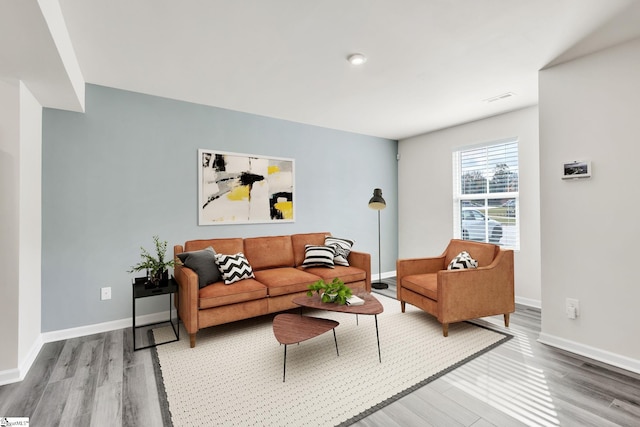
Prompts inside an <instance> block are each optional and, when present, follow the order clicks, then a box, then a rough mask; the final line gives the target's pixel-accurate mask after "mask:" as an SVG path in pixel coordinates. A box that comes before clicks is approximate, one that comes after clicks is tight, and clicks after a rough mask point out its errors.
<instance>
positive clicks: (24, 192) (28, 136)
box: [18, 83, 42, 365]
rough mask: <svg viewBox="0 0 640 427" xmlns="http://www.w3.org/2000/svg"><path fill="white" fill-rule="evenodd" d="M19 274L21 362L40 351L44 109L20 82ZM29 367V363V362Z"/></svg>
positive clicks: (19, 347) (33, 356)
mask: <svg viewBox="0 0 640 427" xmlns="http://www.w3.org/2000/svg"><path fill="white" fill-rule="evenodd" d="M19 175H20V190H19V191H20V205H19V206H20V213H19V215H20V228H19V229H20V248H19V252H18V264H19V266H18V271H19V275H20V278H19V279H20V282H19V283H20V285H19V286H20V296H19V310H20V311H19V324H20V332H19V336H18V340H19V343H18V344H19V345H18V360H19V362H20V363H21V364H22V363H25V361H27V360H28V359H34V358H35V356H37V351H38V350H39V345H38V344H39V338H40V326H41V317H42V316H41V292H40V282H41V274H42V268H41V265H42V262H41V260H42V257H41V253H42V107H41V106H40V104H39V103H38V101H36V99H35V98H34V96H33V95H32V93H31V92H30V91H29V90H28V89H27V88H26V87H25V86H24V84H22V83H20V172H19ZM26 363H27V364H29V365H30V363H29V362H26Z"/></svg>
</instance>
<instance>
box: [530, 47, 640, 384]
mask: <svg viewBox="0 0 640 427" xmlns="http://www.w3.org/2000/svg"><path fill="white" fill-rule="evenodd" d="M539 87H540V174H541V179H540V183H541V195H542V196H541V210H542V215H541V231H542V281H543V284H544V286H543V290H542V310H543V311H542V313H543V316H542V334H541V341H542V342H546V343H549V344H553V345H555V346H558V347H562V348H565V349H568V350H570V351H573V352H576V353H580V354H584V355H587V356H590V357H592V358H596V359H600V360H604V361H606V362H609V363H612V364H614V365H618V366H622V367H626V368H628V369H631V370H634V371H636V372H640V321H639V320H638V302H639V301H640V279H639V278H638V272H637V267H636V262H637V261H636V259H635V258H636V256H637V253H638V247H639V241H640V221H636V220H635V216H634V214H635V213H636V212H638V211H639V208H640V200H639V198H638V191H637V182H638V171H639V169H640V168H639V166H638V159H639V158H640V39H636V40H634V41H631V42H628V43H625V44H622V45H618V46H615V47H613V48H609V49H606V50H604V51H601V52H599V53H595V54H592V55H589V56H586V57H583V58H580V59H577V60H574V61H572V62H568V63H566V64H562V65H558V66H555V67H552V68H550V69H547V70H543V71H541V72H540V86H539ZM583 159H588V160H591V162H592V170H593V176H592V177H591V178H589V179H583V180H569V181H567V180H561V179H560V171H561V165H562V163H563V162H566V161H572V160H583ZM566 298H577V299H578V300H579V302H580V315H579V317H578V318H577V319H576V320H570V319H568V318H567V316H566V315H565V299H566Z"/></svg>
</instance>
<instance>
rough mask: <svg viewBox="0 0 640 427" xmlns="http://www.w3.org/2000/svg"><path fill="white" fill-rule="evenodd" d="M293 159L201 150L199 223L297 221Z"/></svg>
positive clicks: (199, 153) (199, 166) (199, 155)
mask: <svg viewBox="0 0 640 427" xmlns="http://www.w3.org/2000/svg"><path fill="white" fill-rule="evenodd" d="M294 182H295V181H294V161H293V159H286V158H278V157H264V156H256V155H251V154H238V153H228V152H223V151H211V150H205V149H200V150H198V224H199V225H217V224H243V223H244V224H250V223H280V222H293V221H294V212H295V210H294V198H293V195H294V191H293V190H294Z"/></svg>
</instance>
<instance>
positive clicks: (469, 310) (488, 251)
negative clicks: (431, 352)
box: [396, 239, 515, 337]
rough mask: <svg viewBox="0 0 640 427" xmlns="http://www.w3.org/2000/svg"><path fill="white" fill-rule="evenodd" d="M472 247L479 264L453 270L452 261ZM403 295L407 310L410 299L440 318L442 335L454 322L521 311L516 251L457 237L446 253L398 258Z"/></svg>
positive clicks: (399, 293)
mask: <svg viewBox="0 0 640 427" xmlns="http://www.w3.org/2000/svg"><path fill="white" fill-rule="evenodd" d="M462 251H467V252H468V253H469V254H470V255H471V257H472V258H473V259H475V260H476V261H478V268H471V269H464V270H447V266H448V265H449V263H450V262H451V260H452V259H453V258H454V257H456V256H457V255H458V254H459V253H461V252H462ZM396 274H397V298H398V300H399V301H400V304H401V307H402V312H403V313H404V311H405V304H406V303H409V304H412V305H414V306H416V307H419V308H421V309H422V310H424V311H426V312H427V313H430V314H432V315H433V316H435V317H436V318H437V319H438V321H439V322H440V323H442V334H443V335H444V336H445V337H446V336H448V334H449V324H450V323H454V322H460V321H463V320H469V319H476V318H479V317H485V316H494V315H497V314H503V315H504V324H505V326H509V314H510V313H513V312H514V311H515V295H514V279H513V276H514V274H513V251H512V250H504V249H501V248H500V246H497V245H492V244H489V243H479V242H471V241H468V240H457V239H453V240H451V242H450V243H449V245H448V246H447V248H446V250H445V251H444V252H443V253H442V255H440V256H438V257H433V258H413V259H399V260H398V261H397V262H396Z"/></svg>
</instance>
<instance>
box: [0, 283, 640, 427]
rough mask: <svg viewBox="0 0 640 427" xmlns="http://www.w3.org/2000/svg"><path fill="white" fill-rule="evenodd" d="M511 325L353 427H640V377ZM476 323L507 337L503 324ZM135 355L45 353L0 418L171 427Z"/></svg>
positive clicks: (70, 343)
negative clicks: (481, 350) (480, 350)
mask: <svg viewBox="0 0 640 427" xmlns="http://www.w3.org/2000/svg"><path fill="white" fill-rule="evenodd" d="M388 282H389V283H391V284H392V285H393V284H394V281H393V280H392V279H391V280H388ZM382 292H384V291H382ZM387 293H388V294H392V295H395V291H394V289H393V287H392V288H391V289H390V290H389V291H387ZM511 319H512V320H511V327H510V328H509V329H508V331H509V332H510V333H511V334H513V335H514V338H513V339H511V340H510V341H508V342H507V343H505V344H502V345H501V346H499V347H497V348H496V349H494V350H491V351H490V352H488V353H486V354H484V355H482V356H480V357H478V358H476V359H474V360H473V361H471V362H469V363H467V364H465V365H464V366H462V367H460V368H458V369H456V370H454V371H452V372H450V373H448V374H446V375H444V376H442V377H440V378H439V379H437V380H435V381H433V382H431V383H429V384H428V385H426V386H424V387H422V388H421V389H419V390H417V391H415V392H414V393H411V394H410V395H408V396H405V397H403V398H402V399H400V400H398V401H396V402H394V403H392V404H390V405H388V406H386V407H385V408H383V409H381V410H380V411H378V412H376V413H374V414H372V415H370V416H369V417H367V418H365V419H363V420H361V421H359V422H357V423H356V424H354V425H355V426H358V427H369V426H371V427H373V426H381V427H382V426H384V427H393V426H447V427H449V426H474V427H485V426H521V425H523V426H524V425H529V426H581V427H583V426H598V427H602V426H640V375H636V374H632V373H629V372H624V371H621V370H619V369H615V368H612V367H606V366H603V365H602V364H599V363H596V362H594V361H590V360H588V359H585V358H581V357H578V356H575V355H572V354H569V353H565V352H562V351H558V350H555V349H553V348H551V347H547V346H544V345H542V344H540V343H538V342H537V341H536V340H537V337H538V334H539V332H540V312H539V310H535V309H529V308H526V307H521V306H518V307H517V311H516V313H514V314H513V315H512V318H511ZM478 323H482V324H484V325H490V326H492V327H495V328H497V329H505V328H504V327H503V326H502V317H501V316H500V317H495V318H485V319H481V320H479V321H478ZM136 339H137V340H138V339H140V340H143V339H144V334H143V333H141V336H139V338H138V336H137V338H136ZM140 343H142V341H140ZM139 345H140V344H139ZM131 346H132V336H131V328H128V329H122V330H117V331H112V332H108V333H103V334H97V335H92V336H86V337H81V338H75V339H69V340H66V341H60V342H55V343H49V344H46V345H45V346H44V347H43V348H42V350H41V352H40V354H39V355H38V358H37V360H36V362H35V363H34V365H33V367H32V368H31V370H30V371H29V373H28V374H27V377H26V378H25V380H24V381H22V382H21V383H15V384H9V385H6V386H2V387H0V417H4V416H22V417H29V418H30V423H31V425H32V426H57V425H61V426H162V425H167V421H166V420H163V417H162V411H161V410H160V406H159V404H158V393H157V389H156V384H155V375H154V366H153V362H152V359H151V355H150V350H142V351H137V352H135V353H134V352H133V351H132V348H131Z"/></svg>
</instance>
